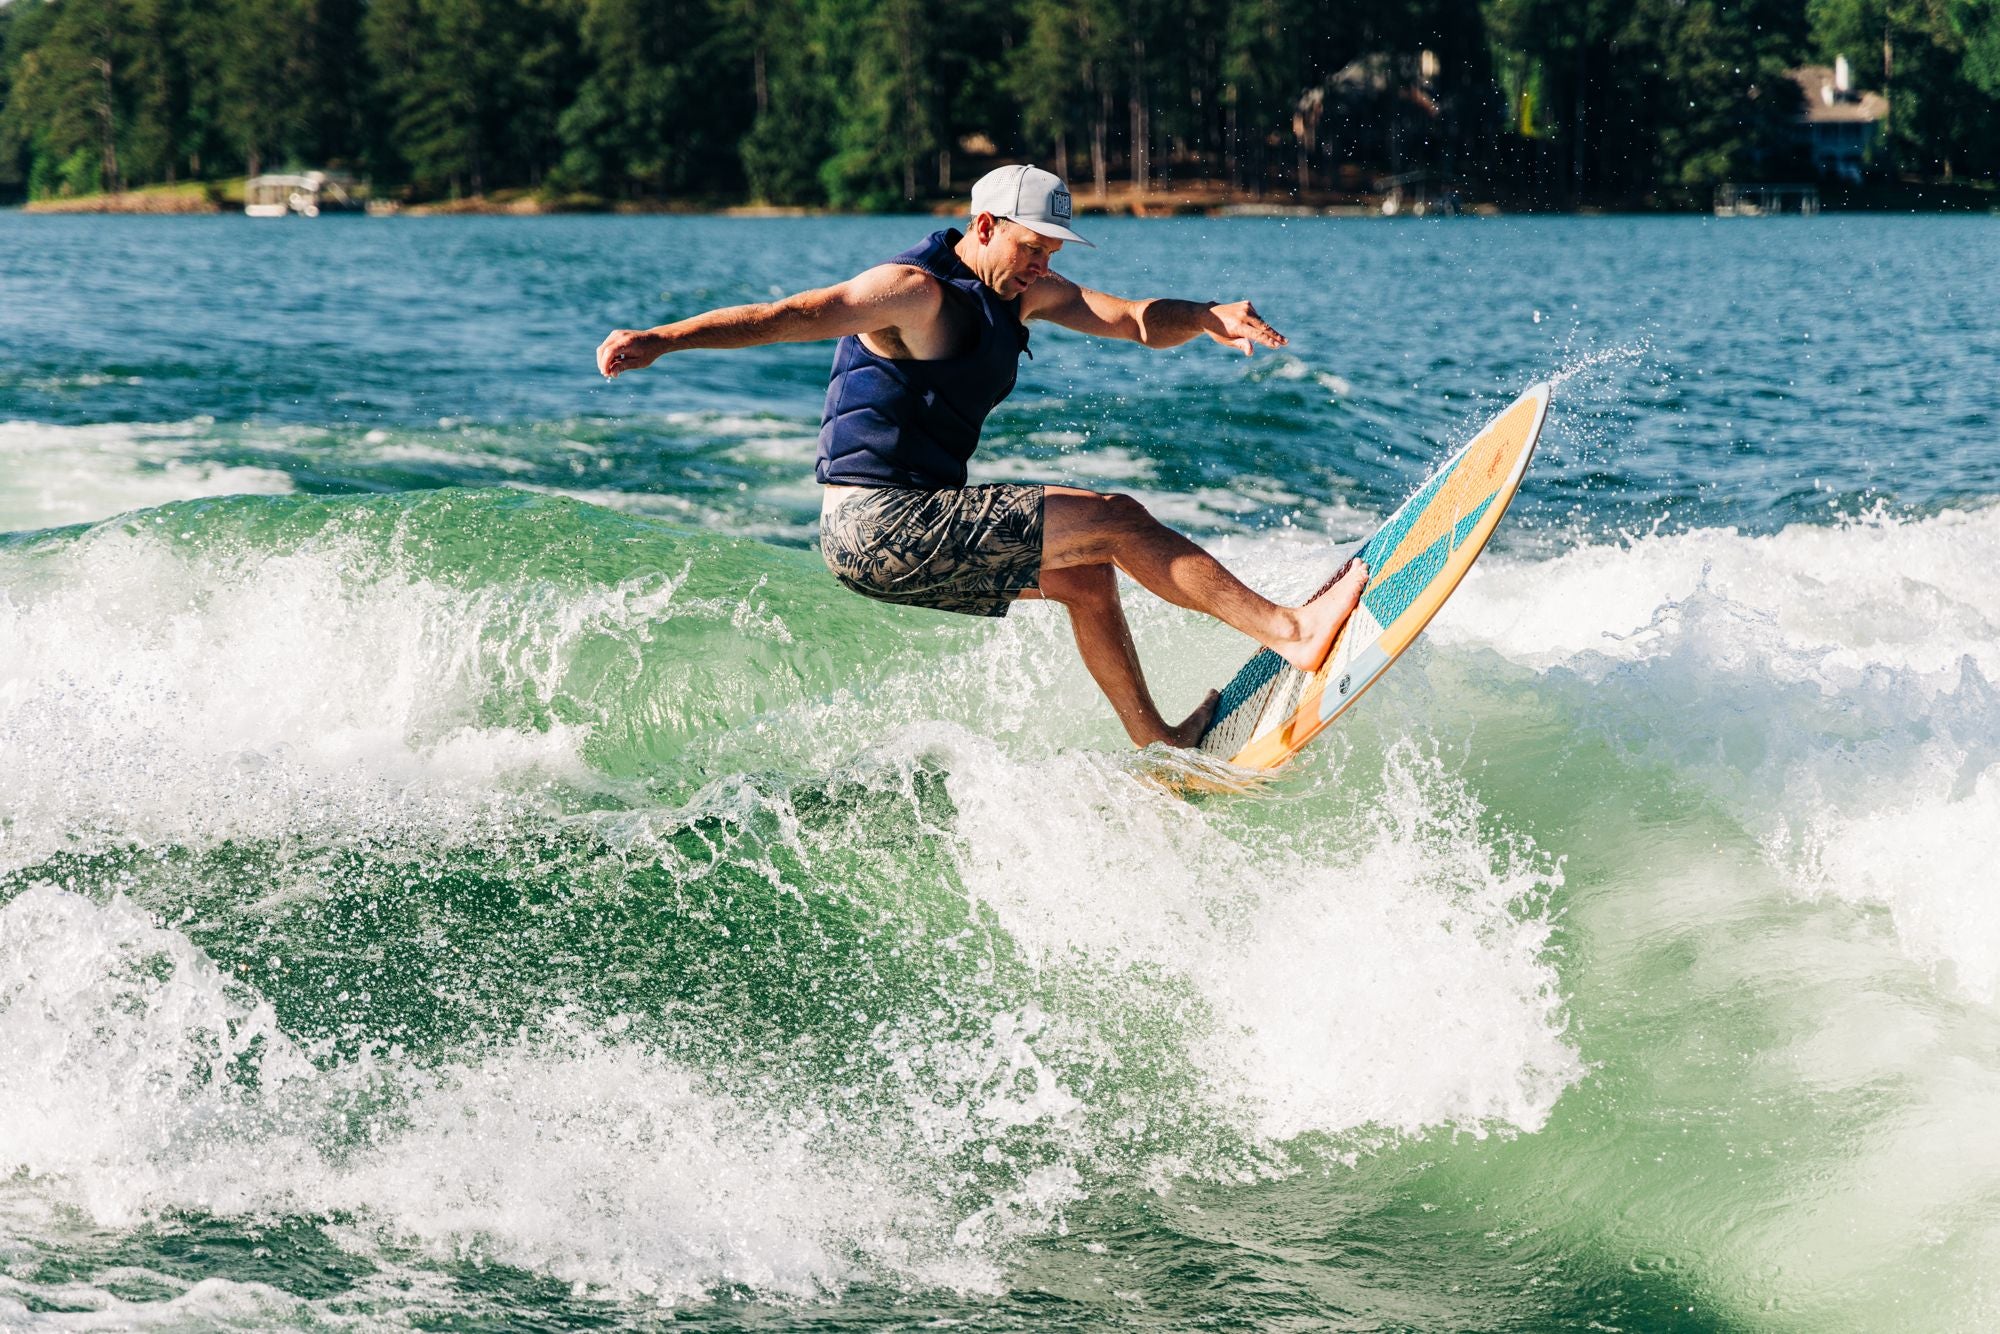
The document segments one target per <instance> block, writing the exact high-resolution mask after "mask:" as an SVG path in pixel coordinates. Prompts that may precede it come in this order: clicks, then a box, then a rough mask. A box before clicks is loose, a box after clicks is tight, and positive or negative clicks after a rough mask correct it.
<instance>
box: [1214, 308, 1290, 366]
mask: <svg viewBox="0 0 2000 1334" xmlns="http://www.w3.org/2000/svg"><path fill="white" fill-rule="evenodd" d="M1202 332H1203V333H1205V334H1207V335H1208V336H1209V337H1210V338H1213V339H1214V340H1215V341H1216V342H1218V343H1220V344H1222V345H1223V346H1224V347H1233V348H1235V349H1236V350H1237V351H1239V352H1241V353H1242V354H1243V355H1244V356H1246V357H1247V356H1249V355H1250V354H1251V352H1252V351H1254V350H1255V349H1256V347H1257V345H1258V344H1259V343H1262V344H1263V345H1264V346H1265V347H1283V346H1284V345H1285V343H1286V341H1287V340H1286V338H1285V336H1284V335H1283V334H1281V333H1279V332H1278V331H1277V330H1276V329H1273V328H1272V327H1271V326H1270V325H1268V324H1266V323H1264V318H1263V316H1261V315H1259V314H1258V313H1257V308H1256V307H1255V306H1253V305H1251V304H1250V303H1249V302H1248V301H1232V302H1230V303H1229V304H1228V305H1226V306H1210V307H1209V308H1208V319H1206V320H1204V321H1203V322H1202Z"/></svg>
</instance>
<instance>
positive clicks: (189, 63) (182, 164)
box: [0, 0, 2000, 209]
mask: <svg viewBox="0 0 2000 1334" xmlns="http://www.w3.org/2000/svg"><path fill="white" fill-rule="evenodd" d="M1835 54H1845V55H1847V56H1848V58H1849V60H1850V61H1851V62H1852V63H1853V66H1854V69H1855V71H1856V73H1857V75H1858V77H1859V78H1860V80H1861V81H1862V83H1863V85H1864V86H1866V87H1871V88H1876V89H1879V90H1880V91H1882V92H1884V93H1885V94H1887V96H1888V98H1889V102H1890V106H1891V112H1890V120H1889V125H1888V141H1887V146H1886V149H1885V151H1884V155H1883V162H1884V165H1890V166H1895V167H1897V168H1900V169H1901V170H1904V171H1906V172H1911V173H1915V174H1917V175H1919V176H1924V177H1935V176H1940V175H1956V176H1964V175H1968V174H1971V175H1991V174H1992V173H1994V172H1995V171H1996V170H2000V0H1354V3H1351V4H1341V5H1329V4H1325V3H1322V0H995V2H989V0H0V190H5V189H6V188H8V187H9V186H10V185H13V187H14V188H15V189H17V190H18V189H19V188H20V187H21V186H22V185H25V186H26V188H27V189H28V190H29V191H30V192H32V193H33V194H36V195H48V194H62V193H78V192H87V191H91V190H97V189H104V188H112V187H117V186H120V185H126V184H144V183H148V182H155V181H172V180H178V179H183V178H213V177H217V176H223V175H235V174H238V173H243V172H253V171H256V170H259V169H273V168H277V167H281V166H285V165H288V164H292V163H302V164H310V165H331V166H349V167H356V168H360V169H364V170H367V171H370V172H372V173H373V174H375V175H376V177H377V178H378V181H379V182H380V183H381V184H383V185H385V186H386V185H389V184H391V183H395V182H402V183H407V184H408V185H409V186H410V187H411V189H412V190H413V191H414V192H415V193H416V194H419V195H431V196H435V195H455V194H464V193H467V192H471V193H480V192H484V191H487V190H491V189H496V188H501V187H518V186H530V187H535V186H543V185H546V186H548V187H549V188H551V189H555V190H561V191H585V192H589V193H592V194H596V195H599V196H605V197H627V198H652V199H660V198H667V199H673V198H690V197H692V198H697V199H706V200H715V199H721V198H727V197H732V196H737V197H740V196H743V195H747V196H748V197H750V198H753V199H756V200H759V201H763V202H768V203H774V204H813V203H832V204H835V205H838V206H841V207H849V208H895V209H903V208H912V207H924V206H928V205H929V203H930V202H931V201H933V200H935V199H937V198H941V197H945V196H951V195H959V194H962V193H963V191H964V187H965V185H966V183H967V180H968V178H969V177H970V176H971V175H973V174H976V172H978V171H980V170H983V169H984V168H985V167H987V166H990V165H992V164H993V162H995V161H1018V160H1022V159H1028V160H1035V161H1042V162H1047V163H1050V164H1052V165H1056V166H1058V167H1059V168H1061V169H1062V170H1063V171H1065V172H1069V173H1075V174H1077V175H1078V176H1079V178H1080V182H1079V191H1080V193H1083V194H1085V195H1086V196H1087V195H1088V193H1089V191H1090V190H1091V189H1092V188H1095V187H1102V186H1108V185H1109V184H1110V183H1111V182H1112V180H1113V179H1114V177H1115V178H1118V179H1124V180H1130V181H1132V182H1133V183H1134V184H1137V185H1140V186H1142V187H1153V186H1157V185H1159V184H1161V183H1163V182H1168V181H1173V180H1181V179H1186V178H1189V177H1203V178H1207V179H1211V180H1227V181H1230V182H1232V183H1234V184H1236V185H1239V186H1242V187H1247V188H1251V189H1254V190H1259V191H1265V190H1276V191H1291V190H1300V189H1308V190H1319V189H1325V188H1327V187H1328V186H1330V185H1333V184H1336V183H1341V182H1347V183H1350V184H1351V183H1354V182H1356V181H1359V182H1364V183H1365V182H1366V181H1367V180H1368V179H1369V178H1371V177H1372V176H1375V175H1377V174H1381V173H1385V172H1387V173H1400V172H1408V171H1417V172H1429V173H1432V174H1435V175H1448V176H1451V177H1453V178H1455V179H1458V180H1460V181H1468V180H1469V181H1474V182H1478V183H1479V184H1478V185H1477V186H1476V187H1475V188H1478V189H1483V190H1490V191H1492V192H1494V193H1496V194H1499V195H1501V196H1503V197H1508V198H1512V199H1516V200H1521V201H1527V202H1537V203H1576V202H1581V201H1597V202H1611V203H1619V202H1625V203H1645V202H1652V203H1667V204H1680V205H1689V204H1699V203H1701V202H1703V200H1704V199H1705V197H1706V193H1707V191H1708V190H1709V188H1710V187H1711V186H1712V185H1713V184H1714V183H1716V182H1718V181H1722V180H1725V179H1750V178H1755V177H1757V176H1759V175H1770V174H1773V173H1776V174H1795V173H1796V172H1798V171H1799V170H1801V169H1802V168H1801V164H1800V161H1799V158H1798V150H1797V148H1796V143H1797V131H1796V126H1795V119H1796V117H1797V114H1798V105H1797V93H1796V90H1795V85H1794V84H1793V82H1792V80H1791V79H1789V78H1788V77H1787V74H1786V71H1787V70H1788V69H1791V68H1793V67H1795V66H1797V65H1799V64H1802V63H1806V62H1807V61H1828V60H1831V59H1832V57H1833V56H1834V55H1835Z"/></svg>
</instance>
